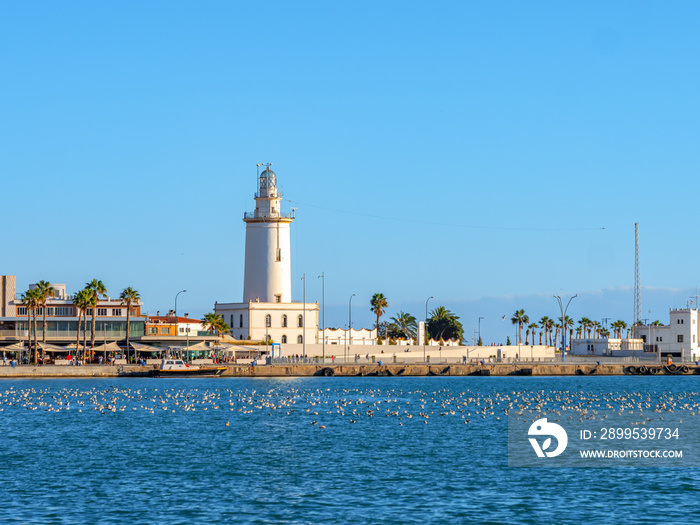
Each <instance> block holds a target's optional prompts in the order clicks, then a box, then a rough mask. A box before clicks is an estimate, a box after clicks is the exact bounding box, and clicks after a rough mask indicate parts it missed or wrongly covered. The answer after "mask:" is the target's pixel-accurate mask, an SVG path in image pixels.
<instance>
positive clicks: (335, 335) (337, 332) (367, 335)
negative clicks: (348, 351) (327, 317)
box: [318, 328, 377, 345]
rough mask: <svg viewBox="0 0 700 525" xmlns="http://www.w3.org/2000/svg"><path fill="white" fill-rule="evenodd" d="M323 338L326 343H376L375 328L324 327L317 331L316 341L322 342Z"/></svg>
mask: <svg viewBox="0 0 700 525" xmlns="http://www.w3.org/2000/svg"><path fill="white" fill-rule="evenodd" d="M324 339H325V341H326V344H327V345H376V344H377V329H376V328H374V329H372V330H367V329H366V328H361V329H360V330H356V329H355V328H353V329H352V330H345V329H343V328H326V329H325V330H319V331H318V341H319V342H320V343H322V342H323V340H324Z"/></svg>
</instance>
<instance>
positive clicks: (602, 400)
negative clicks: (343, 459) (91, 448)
mask: <svg viewBox="0 0 700 525" xmlns="http://www.w3.org/2000/svg"><path fill="white" fill-rule="evenodd" d="M12 410H30V411H43V412H53V413H57V412H67V411H70V412H72V413H84V412H90V413H94V412H99V413H100V414H111V413H117V412H144V413H148V414H156V413H162V414H172V413H176V412H179V413H190V412H205V411H206V412H210V413H211V412H214V413H222V412H224V413H229V415H227V416H225V417H223V418H221V417H219V418H216V420H217V421H218V420H225V425H226V426H229V425H230V421H231V420H234V421H236V419H238V420H245V418H247V417H249V415H250V414H255V415H256V416H258V415H260V416H275V417H279V416H290V417H294V416H299V415H301V416H304V417H308V419H311V421H310V424H311V425H312V426H314V427H316V428H318V429H325V428H326V427H327V425H328V424H330V423H329V422H330V421H332V422H333V423H334V424H338V422H339V421H344V420H346V421H347V422H348V423H350V424H354V423H357V422H358V421H361V420H366V419H369V418H375V417H384V418H393V420H395V421H396V422H397V423H398V425H400V426H403V425H404V424H408V423H409V422H413V423H422V424H426V425H427V424H428V423H429V421H430V419H431V418H436V417H437V418H439V417H448V418H458V419H459V420H461V421H463V422H464V423H465V424H469V423H470V422H472V421H474V422H476V421H478V420H484V419H495V420H500V419H501V418H505V417H506V416H508V415H509V414H510V415H515V416H517V417H518V419H520V418H521V416H522V418H523V419H528V420H529V419H533V420H534V418H536V417H539V416H538V415H537V414H541V413H543V412H548V413H556V414H558V415H559V416H561V417H562V418H568V419H584V418H590V416H591V414H593V413H596V412H597V411H616V412H618V413H624V412H629V413H640V414H641V412H642V411H645V412H648V411H652V412H658V413H663V412H674V411H686V412H687V413H688V414H689V415H693V416H694V415H696V414H698V415H700V393H698V392H692V391H686V392H680V393H678V392H676V393H674V392H667V391H659V392H625V391H619V392H614V391H610V392H592V391H588V392H587V391H575V390H537V391H532V390H521V391H518V390H509V391H506V392H497V391H491V392H483V391H479V390H478V389H474V390H472V389H465V390H461V391H454V390H450V389H437V390H423V389H408V390H402V389H400V388H294V387H293V386H290V385H284V386H282V387H280V386H275V387H272V388H267V389H265V390H257V389H250V388H241V389H237V388H197V387H196V385H192V383H189V385H188V386H187V387H178V388H163V387H162V386H157V387H152V388H151V387H141V388H128V387H123V386H110V387H108V388H97V387H92V388H76V387H71V388H55V387H53V388H52V387H49V388H36V387H31V388H14V387H12V386H10V387H9V388H6V389H5V390H4V391H0V412H5V411H8V412H9V411H12ZM686 412H684V413H686ZM338 416H341V417H340V418H339V417H338Z"/></svg>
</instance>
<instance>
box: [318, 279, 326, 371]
mask: <svg viewBox="0 0 700 525" xmlns="http://www.w3.org/2000/svg"><path fill="white" fill-rule="evenodd" d="M318 278H319V279H321V301H322V305H323V306H322V316H323V341H322V344H323V361H322V362H323V363H324V364H325V362H326V273H325V272H321V275H319V276H318Z"/></svg>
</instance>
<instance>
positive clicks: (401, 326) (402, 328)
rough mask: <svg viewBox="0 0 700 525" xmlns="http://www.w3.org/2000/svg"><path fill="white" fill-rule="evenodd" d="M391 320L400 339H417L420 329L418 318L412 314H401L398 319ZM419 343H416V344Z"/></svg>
mask: <svg viewBox="0 0 700 525" xmlns="http://www.w3.org/2000/svg"><path fill="white" fill-rule="evenodd" d="M391 320H392V321H393V324H394V326H395V333H396V335H397V337H398V338H400V339H415V337H416V331H417V329H418V322H417V321H416V318H415V317H413V316H412V315H411V314H409V313H406V312H403V311H401V312H399V313H398V315H397V316H396V317H392V318H391ZM417 343H418V342H417V341H416V344H417Z"/></svg>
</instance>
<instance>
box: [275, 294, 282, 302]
mask: <svg viewBox="0 0 700 525" xmlns="http://www.w3.org/2000/svg"><path fill="white" fill-rule="evenodd" d="M275 302H276V303H281V302H282V296H281V295H275Z"/></svg>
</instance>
